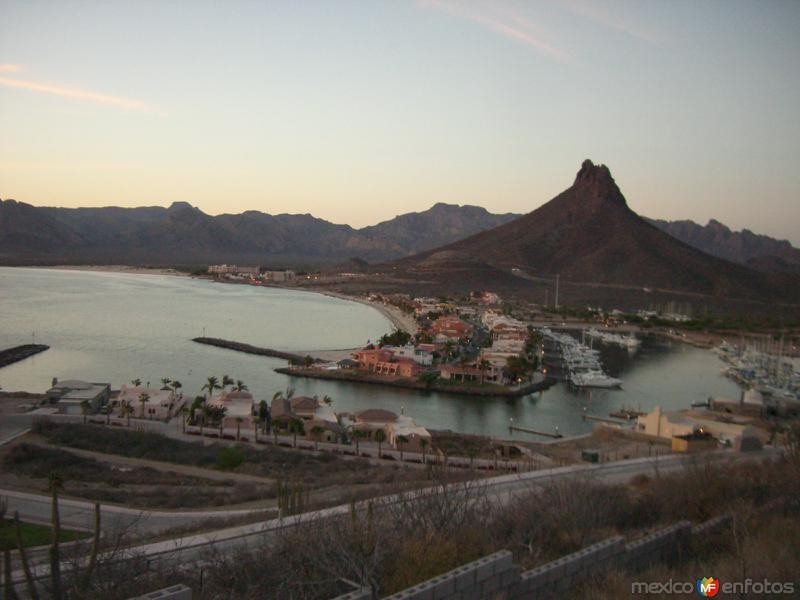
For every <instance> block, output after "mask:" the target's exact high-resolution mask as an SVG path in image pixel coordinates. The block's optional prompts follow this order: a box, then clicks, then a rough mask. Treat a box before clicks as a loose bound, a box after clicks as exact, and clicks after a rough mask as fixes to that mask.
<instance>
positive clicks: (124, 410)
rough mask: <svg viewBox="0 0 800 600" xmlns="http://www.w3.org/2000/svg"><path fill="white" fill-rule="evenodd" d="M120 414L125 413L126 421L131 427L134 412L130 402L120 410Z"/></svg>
mask: <svg viewBox="0 0 800 600" xmlns="http://www.w3.org/2000/svg"><path fill="white" fill-rule="evenodd" d="M120 412H122V413H124V415H125V420H126V421H127V426H128V427H130V426H131V413H132V412H133V407H132V406H131V403H130V402H125V404H123V405H122V407H121V408H120Z"/></svg>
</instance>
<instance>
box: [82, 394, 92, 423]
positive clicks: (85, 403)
mask: <svg viewBox="0 0 800 600" xmlns="http://www.w3.org/2000/svg"><path fill="white" fill-rule="evenodd" d="M90 406H91V404H89V401H88V400H81V414H82V415H83V424H84V425H86V415H88V414H89V407H90Z"/></svg>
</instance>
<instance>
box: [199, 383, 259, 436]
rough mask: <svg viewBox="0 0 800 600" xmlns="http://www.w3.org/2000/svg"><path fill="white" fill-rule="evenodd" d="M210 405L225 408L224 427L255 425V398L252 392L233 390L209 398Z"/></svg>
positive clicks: (245, 427)
mask: <svg viewBox="0 0 800 600" xmlns="http://www.w3.org/2000/svg"><path fill="white" fill-rule="evenodd" d="M208 405H209V406H216V407H219V408H224V409H225V417H224V418H223V420H222V427H224V428H225V429H235V428H236V427H237V425H238V427H239V428H240V429H250V428H252V426H253V419H254V416H253V408H254V400H253V395H252V394H251V393H250V392H246V391H238V390H232V391H230V392H228V393H227V394H220V395H218V396H212V397H211V398H209V399H208Z"/></svg>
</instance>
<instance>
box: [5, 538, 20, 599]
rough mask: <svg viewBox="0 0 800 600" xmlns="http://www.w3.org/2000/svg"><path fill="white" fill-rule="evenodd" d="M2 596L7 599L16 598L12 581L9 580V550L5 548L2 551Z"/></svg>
mask: <svg viewBox="0 0 800 600" xmlns="http://www.w3.org/2000/svg"><path fill="white" fill-rule="evenodd" d="M3 571H4V572H5V573H4V577H3V597H4V598H8V600H17V598H18V597H17V592H16V590H15V589H14V583H13V581H12V580H11V552H9V551H8V550H5V551H4V552H3Z"/></svg>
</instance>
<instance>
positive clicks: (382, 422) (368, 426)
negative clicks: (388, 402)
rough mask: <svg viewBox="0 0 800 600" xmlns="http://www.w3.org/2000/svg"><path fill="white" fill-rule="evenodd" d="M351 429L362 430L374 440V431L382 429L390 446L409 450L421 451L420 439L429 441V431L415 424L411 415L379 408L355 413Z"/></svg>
mask: <svg viewBox="0 0 800 600" xmlns="http://www.w3.org/2000/svg"><path fill="white" fill-rule="evenodd" d="M351 429H352V430H353V431H361V432H363V433H364V434H365V436H366V438H367V439H368V440H374V439H375V433H376V432H377V431H378V430H382V431H383V432H384V433H385V434H386V443H387V444H388V445H389V446H390V447H392V448H395V449H396V450H401V449H402V450H403V451H409V452H421V451H422V446H421V445H420V440H422V439H425V440H427V442H428V444H430V441H431V434H430V432H429V431H428V430H427V429H425V428H424V427H420V426H419V425H417V424H416V423H415V422H414V420H413V419H412V418H411V417H408V416H406V415H397V414H396V413H393V412H392V411H390V410H384V409H381V408H370V409H368V410H363V411H361V412H359V413H356V414H355V415H354V421H353V423H352V424H351ZM404 440H405V441H404Z"/></svg>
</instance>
